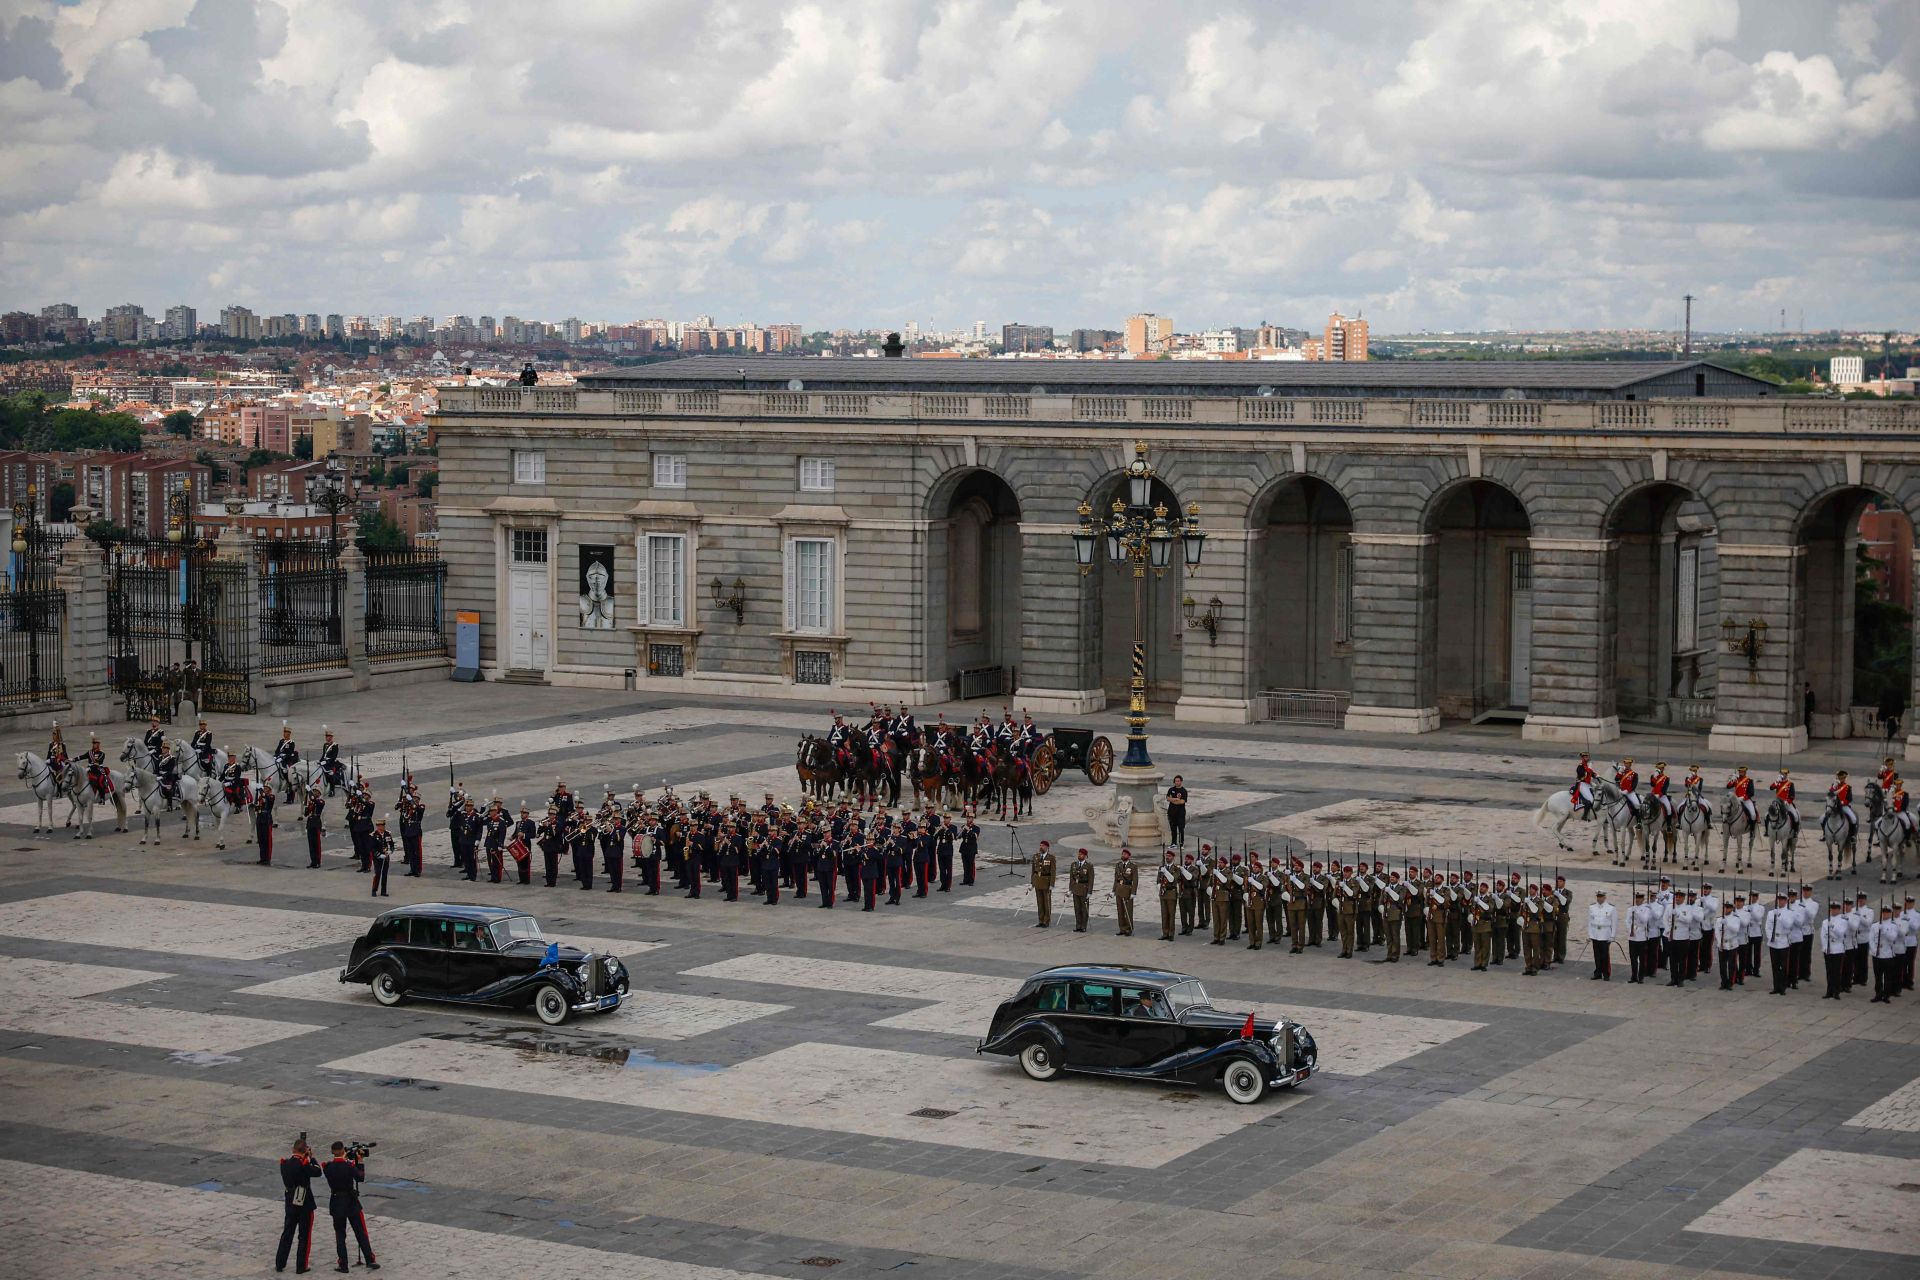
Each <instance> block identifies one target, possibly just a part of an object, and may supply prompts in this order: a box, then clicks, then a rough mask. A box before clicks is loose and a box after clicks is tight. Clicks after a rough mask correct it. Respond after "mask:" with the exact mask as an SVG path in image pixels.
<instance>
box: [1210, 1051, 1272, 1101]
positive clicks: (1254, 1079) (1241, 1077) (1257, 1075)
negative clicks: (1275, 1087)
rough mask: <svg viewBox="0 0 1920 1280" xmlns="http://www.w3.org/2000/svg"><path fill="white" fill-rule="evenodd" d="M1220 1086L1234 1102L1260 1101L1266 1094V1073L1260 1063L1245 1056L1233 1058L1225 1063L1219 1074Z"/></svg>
mask: <svg viewBox="0 0 1920 1280" xmlns="http://www.w3.org/2000/svg"><path fill="white" fill-rule="evenodd" d="M1220 1087H1221V1088H1223V1089H1225V1090H1226V1091H1227V1096H1228V1097H1229V1098H1232V1099H1233V1100H1234V1101H1235V1102H1238V1103H1240V1104H1242V1105H1243V1106H1244V1105H1249V1104H1251V1103H1255V1102H1258V1101H1260V1099H1262V1098H1264V1097H1265V1096H1266V1094H1267V1075H1266V1072H1264V1071H1262V1070H1260V1064H1259V1063H1257V1062H1252V1061H1249V1060H1248V1059H1246V1058H1235V1059H1234V1060H1233V1061H1232V1062H1229V1063H1228V1064H1227V1069H1226V1070H1225V1071H1223V1072H1221V1074H1220Z"/></svg>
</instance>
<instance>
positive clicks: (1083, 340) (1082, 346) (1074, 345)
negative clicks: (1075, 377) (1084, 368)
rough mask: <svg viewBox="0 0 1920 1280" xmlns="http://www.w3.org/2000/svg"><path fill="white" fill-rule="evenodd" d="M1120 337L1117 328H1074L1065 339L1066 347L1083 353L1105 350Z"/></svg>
mask: <svg viewBox="0 0 1920 1280" xmlns="http://www.w3.org/2000/svg"><path fill="white" fill-rule="evenodd" d="M1121 337H1122V334H1121V333H1120V331H1119V330H1118V329H1075V330H1074V331H1073V334H1072V336H1071V337H1069V338H1068V339H1067V347H1068V348H1069V349H1070V350H1073V351H1076V352H1079V353H1080V354H1082V355H1084V354H1086V353H1087V352H1089V351H1105V350H1106V349H1107V348H1108V347H1111V346H1113V345H1114V344H1115V343H1117V342H1119V341H1120V339H1121Z"/></svg>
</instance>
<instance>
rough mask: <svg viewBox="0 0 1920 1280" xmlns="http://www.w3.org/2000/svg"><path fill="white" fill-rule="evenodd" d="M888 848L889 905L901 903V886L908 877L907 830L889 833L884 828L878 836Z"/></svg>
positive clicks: (886, 848) (894, 905)
mask: <svg viewBox="0 0 1920 1280" xmlns="http://www.w3.org/2000/svg"><path fill="white" fill-rule="evenodd" d="M878 839H879V840H880V841H882V842H883V845H882V847H883V848H885V850H886V868H887V905H888V906H890V907H897V906H899V905H900V886H901V883H902V882H903V881H904V880H905V879H906V878H907V836H906V834H905V832H904V831H903V832H899V833H895V834H888V832H887V831H886V830H885V829H884V828H883V829H882V830H881V832H880V835H879V837H878Z"/></svg>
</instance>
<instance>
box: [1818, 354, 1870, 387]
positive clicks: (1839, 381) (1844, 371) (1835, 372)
mask: <svg viewBox="0 0 1920 1280" xmlns="http://www.w3.org/2000/svg"><path fill="white" fill-rule="evenodd" d="M1866 380H1867V361H1866V357H1865V356H1835V357H1834V358H1833V359H1832V360H1829V361H1828V362H1827V381H1828V382H1831V383H1832V384H1833V385H1834V386H1836V387H1851V386H1857V385H1859V384H1860V383H1862V382H1865V381H1866Z"/></svg>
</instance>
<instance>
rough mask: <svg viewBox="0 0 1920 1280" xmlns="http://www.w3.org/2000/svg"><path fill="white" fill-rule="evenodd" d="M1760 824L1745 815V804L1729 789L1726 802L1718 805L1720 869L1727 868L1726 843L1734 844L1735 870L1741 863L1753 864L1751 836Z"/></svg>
mask: <svg viewBox="0 0 1920 1280" xmlns="http://www.w3.org/2000/svg"><path fill="white" fill-rule="evenodd" d="M1759 826H1760V824H1759V823H1757V822H1755V821H1754V820H1753V819H1752V818H1750V817H1748V816H1747V806H1746V805H1744V804H1741V803H1740V797H1738V796H1736V795H1734V794H1733V793H1732V792H1731V791H1729V792H1728V793H1727V802H1726V803H1725V804H1723V805H1721V806H1720V869H1721V870H1722V871H1725V870H1726V869H1727V845H1728V844H1729V843H1731V844H1732V845H1733V846H1734V854H1733V866H1734V869H1735V870H1736V871H1737V870H1739V869H1740V867H1741V866H1742V865H1745V866H1748V867H1751V866H1752V865H1753V838H1754V835H1755V834H1756V833H1757V832H1758V831H1759Z"/></svg>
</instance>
